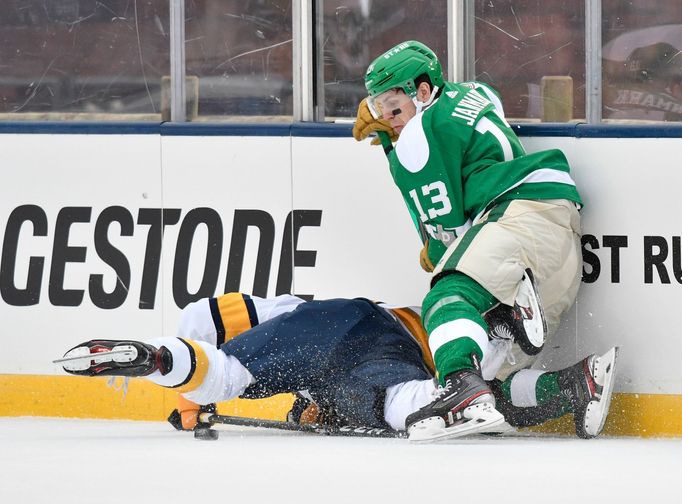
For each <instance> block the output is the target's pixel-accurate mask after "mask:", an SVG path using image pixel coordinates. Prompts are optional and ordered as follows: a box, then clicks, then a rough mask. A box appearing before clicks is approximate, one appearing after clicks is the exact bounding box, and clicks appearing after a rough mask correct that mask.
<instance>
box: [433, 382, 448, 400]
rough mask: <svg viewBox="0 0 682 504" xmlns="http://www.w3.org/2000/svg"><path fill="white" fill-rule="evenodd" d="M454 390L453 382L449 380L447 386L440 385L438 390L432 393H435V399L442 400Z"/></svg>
mask: <svg viewBox="0 0 682 504" xmlns="http://www.w3.org/2000/svg"><path fill="white" fill-rule="evenodd" d="M451 389H452V381H450V380H447V381H446V382H445V386H442V385H438V388H436V389H435V390H434V391H433V392H432V393H433V398H434V400H435V399H440V398H441V397H443V396H444V395H446V394H448V393H449V392H450V390H451Z"/></svg>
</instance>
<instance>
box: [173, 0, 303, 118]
mask: <svg viewBox="0 0 682 504" xmlns="http://www.w3.org/2000/svg"><path fill="white" fill-rule="evenodd" d="M185 40H186V42H185V59H186V75H188V76H197V77H198V86H199V88H198V91H199V100H198V115H199V119H201V120H209V119H214V120H238V121H241V120H246V119H247V118H248V117H249V116H251V117H254V116H256V117H258V118H259V119H260V120H267V121H273V120H285V121H291V119H292V115H293V112H292V107H293V105H292V103H293V101H292V12H291V0H288V1H287V0H284V1H280V0H264V1H247V2H244V1H241V0H196V1H186V2H185ZM190 115H191V114H190ZM189 119H191V117H189Z"/></svg>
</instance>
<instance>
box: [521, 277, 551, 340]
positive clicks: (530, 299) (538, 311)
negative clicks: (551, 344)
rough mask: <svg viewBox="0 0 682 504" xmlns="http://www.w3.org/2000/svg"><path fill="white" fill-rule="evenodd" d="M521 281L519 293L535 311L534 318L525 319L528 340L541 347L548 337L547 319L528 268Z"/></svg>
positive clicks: (525, 303) (524, 325)
mask: <svg viewBox="0 0 682 504" xmlns="http://www.w3.org/2000/svg"><path fill="white" fill-rule="evenodd" d="M521 282H522V284H521V288H520V289H519V295H520V296H523V298H524V306H527V307H528V308H530V310H531V312H532V313H533V319H532V320H524V321H523V327H524V328H525V330H526V336H527V339H528V342H529V343H530V344H531V345H533V346H534V347H535V348H538V349H541V348H542V347H543V346H544V344H545V340H546V339H547V321H546V320H545V313H544V311H543V309H542V306H541V305H540V303H539V302H538V297H539V294H538V292H537V290H536V289H535V288H534V287H533V281H532V280H531V279H530V272H529V271H528V270H526V273H525V274H524V276H523V279H522V280H521Z"/></svg>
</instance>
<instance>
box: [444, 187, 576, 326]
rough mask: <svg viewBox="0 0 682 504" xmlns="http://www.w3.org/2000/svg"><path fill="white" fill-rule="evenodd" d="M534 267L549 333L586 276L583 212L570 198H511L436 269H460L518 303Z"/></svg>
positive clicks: (472, 230) (473, 229)
mask: <svg viewBox="0 0 682 504" xmlns="http://www.w3.org/2000/svg"><path fill="white" fill-rule="evenodd" d="M526 268H531V270H532V271H533V274H534V276H535V281H536V283H537V286H538V290H539V293H540V299H541V302H542V305H543V308H544V311H545V317H546V319H547V328H548V333H549V335H551V334H553V333H554V332H555V331H556V330H557V328H558V327H559V321H560V317H561V315H562V313H564V312H565V311H566V310H567V309H568V308H570V307H571V305H572V304H573V303H574V301H575V298H576V295H577V293H578V287H579V286H580V279H581V275H582V252H581V246H580V214H579V213H578V210H577V208H576V206H575V204H574V203H573V202H570V201H567V200H512V201H508V202H503V203H500V204H498V205H496V206H495V207H493V208H492V209H491V210H490V211H488V212H487V213H486V214H484V215H483V216H482V217H481V218H480V219H479V220H478V221H476V222H475V223H474V225H473V226H472V227H471V228H470V229H469V230H468V231H467V232H466V233H464V234H463V235H462V236H461V237H459V238H458V239H457V240H456V241H455V242H454V243H453V244H452V245H451V246H450V247H449V248H448V249H447V250H446V252H445V254H444V255H443V257H442V258H441V260H440V261H439V262H438V264H437V265H436V268H435V270H434V274H438V273H440V272H442V271H447V270H457V271H460V272H462V273H464V274H465V275H467V276H469V277H471V278H472V279H473V280H475V281H476V282H478V283H479V284H480V285H481V286H483V287H484V288H485V289H486V290H487V291H488V292H490V293H491V294H492V295H493V296H495V297H496V298H497V299H498V300H500V301H501V302H502V303H504V304H507V305H513V304H514V298H515V297H516V293H517V290H518V287H519V282H520V280H521V277H522V275H523V271H524V269H526Z"/></svg>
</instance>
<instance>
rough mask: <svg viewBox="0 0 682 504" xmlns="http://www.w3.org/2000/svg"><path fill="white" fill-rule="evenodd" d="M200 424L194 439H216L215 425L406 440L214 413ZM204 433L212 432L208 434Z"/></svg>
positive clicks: (398, 434) (357, 429)
mask: <svg viewBox="0 0 682 504" xmlns="http://www.w3.org/2000/svg"><path fill="white" fill-rule="evenodd" d="M199 422H200V424H199V425H198V426H197V428H196V429H195V430H194V437H195V438H198V439H216V438H217V437H218V436H217V431H215V430H213V429H211V426H213V425H215V424H220V425H236V426H240V427H260V428H265V429H278V430H287V431H294V432H307V433H310V434H318V435H322V436H344V437H371V438H407V433H406V432H403V431H395V430H392V429H384V428H380V427H364V426H358V425H343V426H335V425H319V424H297V423H293V422H285V421H281V420H263V419H260V418H245V417H237V416H227V415H218V414H215V413H201V414H200V415H199ZM202 431H203V432H202ZM206 431H212V432H214V433H215V434H213V433H209V432H206Z"/></svg>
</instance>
